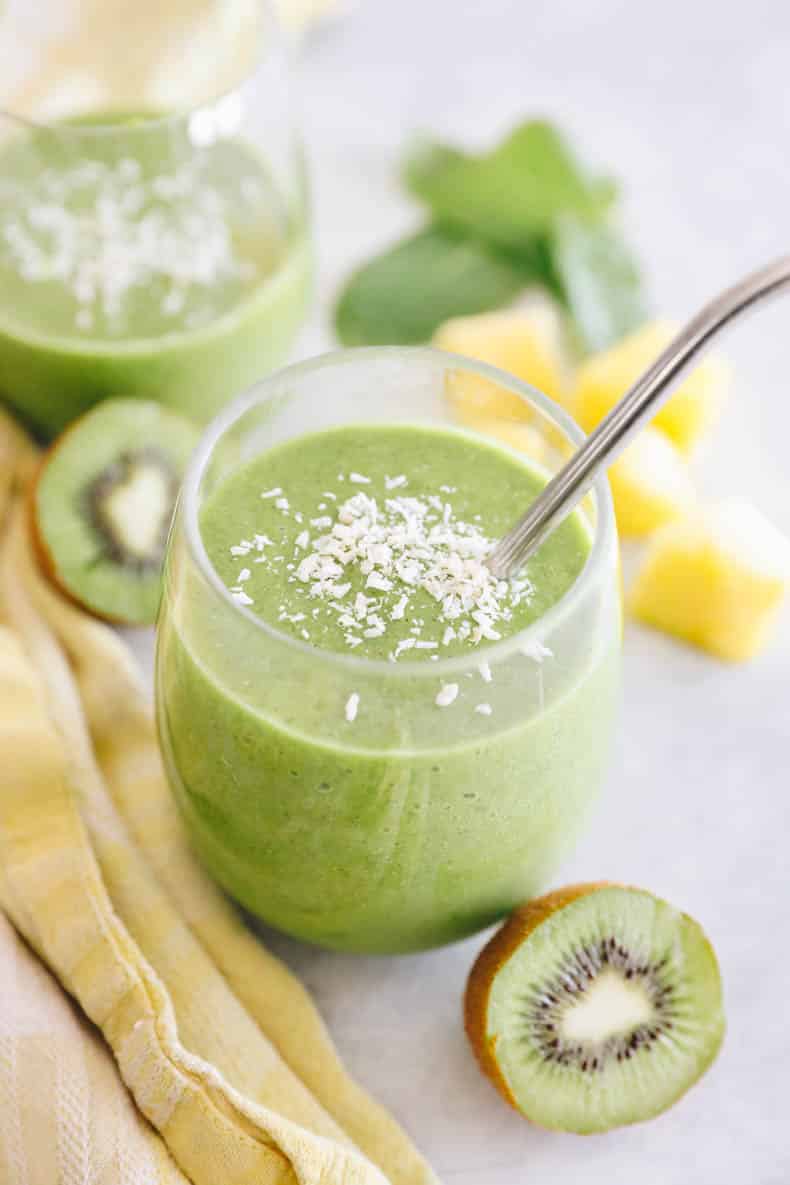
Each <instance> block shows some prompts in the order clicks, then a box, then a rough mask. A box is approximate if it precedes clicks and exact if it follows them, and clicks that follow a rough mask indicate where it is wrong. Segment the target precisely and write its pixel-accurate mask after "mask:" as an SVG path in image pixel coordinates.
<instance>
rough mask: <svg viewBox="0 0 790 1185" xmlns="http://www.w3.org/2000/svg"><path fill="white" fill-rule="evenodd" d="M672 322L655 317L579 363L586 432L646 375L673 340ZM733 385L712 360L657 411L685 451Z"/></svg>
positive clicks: (658, 422) (578, 406)
mask: <svg viewBox="0 0 790 1185" xmlns="http://www.w3.org/2000/svg"><path fill="white" fill-rule="evenodd" d="M674 333H675V330H674V327H673V326H672V325H671V324H669V323H668V322H664V321H653V322H650V323H649V324H647V325H644V326H643V327H642V328H641V329H639V330H637V332H636V333H633V334H631V335H630V336H629V337H626V338H624V339H623V340H622V341H621V342H618V343H617V345H615V346H612V347H611V349H609V350H605V351H604V352H603V353H601V354H596V355H594V356H593V357H592V358H588V359H587V360H586V361H585V362H583V363H582V365H581V366H580V367H579V370H578V373H577V376H576V391H575V395H574V399H573V405H574V414H575V416H576V419H577V420H578V421H579V423H580V424H581V426H582V428H584V430H585V432H592V430H593V428H595V427H596V426H597V425H598V424H599V423H600V421H601V420H602V419H603V417H604V416H605V415H606V414H607V412H609V411H611V409H612V408H613V407H614V405H615V403H617V401H618V400H619V399H620V398H621V397H622V396H623V395H624V394H625V392H626V391H627V390H628V388H629V387H630V386H631V385H632V383H634V382H635V381H636V379H638V378H639V376H640V374H642V372H643V371H644V370H646V369H647V367H648V366H649V365H650V363H651V362H653V361H655V359H656V358H657V357H658V355H659V354H660V353H661V351H662V350H663V349H664V347H665V346H666V345H668V344H669V342H670V341H671V340H672V338H673V336H674ZM728 385H729V368H728V367H727V366H726V364H725V363H724V362H723V361H722V360H721V359H719V358H706V359H704V360H703V361H702V362H700V364H699V365H698V366H696V367H695V368H694V370H692V371H691V372H690V374H689V375H688V376H687V377H686V378H685V379H683V381H682V382H681V383H680V385H679V386H678V387H677V389H676V390H675V392H674V394H672V395H670V397H669V399H668V401H667V402H666V403H665V404H664V406H663V407H662V408H660V410H659V411H658V412H657V413H656V416H655V419H654V420H653V423H654V424H655V426H656V427H657V428H661V429H662V430H663V431H664V432H666V434H667V436H669V437H670V439H671V440H673V441H674V443H675V444H676V445H677V447H678V448H679V449H680V450H681V452H683V453H689V452H690V451H691V449H692V448H693V446H694V445H695V444H696V443H697V441H698V440H699V439H700V437H701V436H703V435H704V433H705V432H707V431H708V429H709V428H710V427H711V425H712V424H713V423H714V422H715V420H716V419H717V417H718V414H719V411H720V409H721V406H722V404H723V402H724V398H725V395H726V392H727V387H728Z"/></svg>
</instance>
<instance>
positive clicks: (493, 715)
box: [157, 349, 620, 952]
mask: <svg viewBox="0 0 790 1185" xmlns="http://www.w3.org/2000/svg"><path fill="white" fill-rule="evenodd" d="M580 438H581V434H580V432H579V430H578V429H577V428H576V427H575V425H574V424H573V423H572V421H571V420H570V419H569V418H568V417H567V416H566V415H565V413H564V412H562V411H561V410H560V409H559V408H557V407H555V406H554V405H553V404H552V403H551V402H550V401H549V400H548V399H546V398H545V397H544V396H542V395H540V394H539V393H537V392H535V391H532V390H530V389H529V388H527V387H525V386H524V385H523V384H521V383H519V382H517V381H516V380H515V379H512V378H509V377H508V376H506V375H504V374H502V373H501V372H498V371H495V370H492V369H491V368H488V367H485V366H483V365H480V364H476V363H472V362H470V361H469V360H466V359H461V358H457V357H454V356H452V355H447V354H442V353H439V352H437V351H434V350H429V349H377V350H359V351H350V352H348V353H340V354H334V355H328V356H326V357H324V358H319V359H316V360H314V361H311V362H308V363H304V364H302V365H299V366H296V367H292V368H290V369H288V370H286V371H283V372H281V373H280V374H278V375H276V376H273V377H272V378H270V379H269V380H267V381H266V382H265V383H264V384H262V385H261V386H260V387H259V388H258V389H257V390H256V391H254V392H253V393H252V394H251V395H249V396H247V397H245V398H243V399H242V400H240V401H238V402H237V403H236V404H235V405H233V406H232V407H231V408H229V409H228V411H227V412H226V413H225V414H224V415H223V416H222V417H221V418H220V419H219V420H218V421H216V422H215V424H214V425H213V427H212V428H211V429H210V430H209V432H208V434H207V436H206V438H205V439H204V441H203V444H202V447H201V448H200V449H199V451H198V454H197V456H196V458H195V459H194V461H193V464H192V467H191V470H190V472H189V474H188V476H187V480H186V483H185V486H184V490H183V493H182V497H181V501H180V506H179V509H178V511H177V517H176V521H175V524H174V529H173V532H172V536H171V543H170V550H169V556H168V563H167V570H166V580H165V595H164V602H163V610H162V614H161V618H160V628H159V642H158V653H157V712H158V718H159V726H160V732H161V737H162V742H163V751H164V755H165V762H166V766H167V769H168V774H169V777H170V780H171V783H172V787H173V790H174V793H175V795H176V798H177V801H178V803H179V806H180V809H181V811H182V814H183V817H184V819H185V822H186V825H187V827H188V830H189V832H190V835H191V838H192V841H193V843H194V845H195V847H196V849H197V851H198V852H199V854H200V855H201V857H202V859H203V860H204V862H205V863H206V865H207V867H208V868H209V869H210V870H211V871H212V872H213V874H214V875H215V876H216V877H217V879H218V880H219V881H220V883H221V884H222V885H224V887H225V888H226V889H227V890H228V891H229V892H230V893H231V894H232V895H233V896H234V897H236V898H237V899H238V900H239V901H240V902H241V903H242V904H243V905H244V906H246V907H247V908H248V909H250V910H251V911H252V912H254V913H256V914H257V915H259V916H260V917H262V918H263V919H264V920H265V921H267V922H269V923H270V924H272V925H274V926H276V927H278V928H280V929H282V930H284V931H286V932H288V933H291V934H294V935H297V936H298V937H301V938H304V939H307V940H309V941H313V942H317V943H321V944H323V945H326V946H330V947H335V948H338V949H345V950H357V951H371V952H386V951H406V950H415V949H420V948H425V947H431V946H436V945H440V944H442V943H446V942H450V941H453V940H455V939H458V938H461V937H463V936H465V935H467V934H469V933H472V932H473V931H475V930H478V929H480V928H482V927H484V926H486V925H488V924H490V923H491V922H494V921H496V920H497V919H498V918H500V917H502V916H503V915H504V914H506V913H507V912H508V911H510V910H511V909H512V908H513V907H514V906H515V905H517V904H519V903H520V902H521V901H523V900H524V899H525V898H528V897H530V896H532V895H534V894H535V893H536V892H538V891H539V890H540V889H541V888H543V887H544V886H545V884H546V881H547V879H548V877H549V876H551V875H552V873H553V872H554V870H555V869H556V868H557V865H558V862H559V861H560V860H561V858H562V857H563V856H564V855H565V854H567V852H568V850H569V847H570V846H571V844H572V842H573V840H574V839H575V838H576V836H577V835H578V833H579V830H580V827H581V825H582V824H583V822H584V820H585V818H586V816H587V814H588V810H589V807H590V804H591V803H592V801H593V800H594V798H595V796H596V793H597V790H598V787H599V785H600V781H601V775H602V772H603V770H604V767H605V762H606V756H607V752H608V748H609V742H610V739H611V735H612V731H613V725H614V720H615V715H616V706H617V699H618V673H619V672H618V668H619V645H620V605H619V591H618V579H617V548H616V537H615V531H614V524H613V516H612V509H611V502H610V497H609V492H608V487H607V485H606V481H605V479H601V481H600V482H599V484H598V486H597V487H596V489H595V491H594V493H593V494H592V495H591V497H590V499H589V500H588V504H587V505H586V507H585V509H584V511H579V512H577V513H576V514H575V515H574V516H572V517H571V518H570V519H569V520H567V521H566V523H564V524H563V525H562V526H561V527H560V528H559V529H558V530H557V531H556V532H555V533H554V534H553V535H552V536H551V537H550V538H549V539H548V540H547V541H546V543H545V544H544V545H543V546H542V548H541V549H540V550H539V552H538V553H537V554H536V555H535V556H534V557H533V558H532V559H531V560H530V561H529V563H528V565H527V566H526V568H525V569H524V571H523V573H521V574H520V575H519V578H518V579H517V580H516V581H515V582H513V583H510V584H505V583H504V582H497V581H495V580H494V579H493V577H491V575H490V573H489V572H488V569H487V568H486V567H485V563H484V560H485V555H486V553H487V551H488V550H489V549H490V547H491V546H492V544H493V542H494V541H495V540H496V539H497V538H498V537H499V536H500V535H501V534H502V533H503V532H504V531H505V530H507V528H508V527H509V526H510V525H511V524H512V522H513V521H514V519H515V518H516V517H517V516H518V515H519V514H520V513H521V512H522V511H523V509H524V508H525V506H526V505H527V504H528V502H529V501H530V500H531V498H533V497H534V496H535V495H536V493H537V492H538V491H539V489H540V488H541V486H542V485H543V484H544V483H545V482H546V480H548V478H549V477H550V476H551V473H552V472H553V471H554V470H555V469H556V468H558V467H559V465H560V464H561V462H562V460H563V459H564V457H565V456H566V455H567V453H568V451H569V449H570V448H572V447H575V446H576V445H577V444H578V442H579V440H580ZM525 450H526V451H525Z"/></svg>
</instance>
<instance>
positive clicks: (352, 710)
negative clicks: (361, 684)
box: [346, 691, 359, 724]
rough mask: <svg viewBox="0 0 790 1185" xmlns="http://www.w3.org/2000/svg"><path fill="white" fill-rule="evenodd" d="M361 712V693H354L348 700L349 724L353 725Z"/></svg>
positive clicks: (347, 718) (347, 714)
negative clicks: (359, 711)
mask: <svg viewBox="0 0 790 1185" xmlns="http://www.w3.org/2000/svg"><path fill="white" fill-rule="evenodd" d="M358 710H359V693H358V692H356V691H352V693H351V695H350V696H349V697H348V699H347V700H346V720H347V721H348V723H349V724H353V723H354V721H355V720H356V718H357V712H358Z"/></svg>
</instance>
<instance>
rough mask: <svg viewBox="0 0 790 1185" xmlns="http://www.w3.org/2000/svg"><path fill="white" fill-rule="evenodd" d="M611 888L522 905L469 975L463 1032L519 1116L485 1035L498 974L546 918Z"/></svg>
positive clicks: (589, 887)
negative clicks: (583, 898)
mask: <svg viewBox="0 0 790 1185" xmlns="http://www.w3.org/2000/svg"><path fill="white" fill-rule="evenodd" d="M611 885H612V882H611V881H592V882H590V883H587V884H578V885H566V886H565V887H564V888H562V889H555V890H554V891H553V892H551V893H546V894H545V895H544V896H543V897H536V898H535V899H534V900H533V901H528V902H526V904H524V905H520V906H519V907H518V908H517V909H515V910H514V911H513V913H512V914H511V915H510V917H509V918H508V919H507V921H506V922H505V923H504V925H503V926H501V927H500V928H499V930H497V932H496V934H495V935H494V937H493V938H492V939H491V940H490V942H488V943H487V944H486V945H485V946H484V947H483V949H482V950H481V952H480V954H479V955H478V956H477V959H476V960H475V964H474V966H473V967H472V970H471V971H470V973H469V978H468V980H467V982H466V992H465V994H464V1028H465V1029H466V1035H467V1037H468V1038H469V1044H470V1045H471V1046H472V1050H473V1052H474V1055H475V1057H476V1058H477V1061H478V1063H479V1065H480V1068H481V1070H482V1071H483V1073H484V1074H485V1076H486V1077H487V1078H489V1079H490V1081H491V1082H492V1083H493V1084H494V1086H495V1087H496V1089H497V1090H498V1091H499V1093H500V1094H501V1095H502V1097H503V1098H504V1099H505V1100H506V1101H507V1102H508V1103H510V1105H511V1107H514V1108H515V1109H516V1110H517V1111H518V1112H519V1114H523V1111H522V1109H521V1107H520V1106H519V1104H518V1102H517V1100H516V1097H515V1095H514V1094H513V1092H512V1091H511V1089H510V1087H509V1085H508V1083H507V1081H506V1080H505V1078H504V1076H503V1074H502V1071H501V1070H500V1068H499V1062H498V1061H497V1057H496V1038H494V1039H493V1040H489V1038H488V1036H487V1034H486V1028H487V1025H486V1018H487V1015H488V998H489V995H490V993H491V988H492V986H493V983H494V980H495V979H496V975H497V972H498V971H499V969H500V968H501V967H502V966H503V965H504V963H506V962H507V960H508V959H509V958H510V956H511V955H512V954H513V952H514V951H516V950H518V948H519V947H520V946H521V944H522V942H523V941H524V939H525V938H527V937H528V936H529V935H530V934H531V933H532V931H533V930H535V929H536V928H537V927H538V926H539V925H540V924H541V923H542V922H545V920H546V918H548V917H551V915H552V914H553V913H556V911H557V910H559V909H564V908H565V906H566V905H570V904H571V902H572V901H575V900H576V899H577V898H578V897H584V896H586V895H587V894H588V893H594V892H595V891H596V890H597V889H605V888H609V887H611ZM531 1122H535V1121H534V1120H531ZM537 1126H540V1124H538V1125H537Z"/></svg>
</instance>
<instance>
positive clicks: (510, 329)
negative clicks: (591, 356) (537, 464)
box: [433, 300, 569, 425]
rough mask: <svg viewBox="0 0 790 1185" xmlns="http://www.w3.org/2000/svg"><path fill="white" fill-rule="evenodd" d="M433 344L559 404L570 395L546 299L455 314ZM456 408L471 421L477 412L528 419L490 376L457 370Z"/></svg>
mask: <svg viewBox="0 0 790 1185" xmlns="http://www.w3.org/2000/svg"><path fill="white" fill-rule="evenodd" d="M433 345H435V346H436V347H437V348H438V349H440V350H449V351H450V353H453V354H463V355H465V356H466V357H468V358H475V359H477V361H479V362H488V363H489V365H491V366H496V367H498V368H499V369H500V370H504V371H506V372H507V373H508V374H512V375H515V377H516V378H519V379H521V380H522V381H523V382H525V383H529V384H530V385H531V386H533V387H537V389H538V390H539V391H542V392H543V393H544V395H548V396H549V398H551V399H554V400H556V401H557V402H559V403H562V402H563V400H566V399H567V394H568V387H569V382H568V363H567V361H566V357H565V352H564V348H563V341H562V324H561V321H560V316H559V313H558V312H557V310H556V308H555V307H554V306H553V305H552V304H550V303H549V302H548V301H544V300H541V301H537V300H535V301H533V302H531V303H529V304H527V305H525V306H524V307H521V308H512V309H504V310H500V311H499V312H494V313H480V314H477V315H476V316H472V317H453V318H452V319H451V320H449V321H445V323H444V325H441V326H440V327H439V328H438V329H437V331H436V333H435V334H434V337H433ZM448 394H449V396H450V398H451V401H452V403H453V407H454V409H455V410H456V411H457V413H458V414H459V416H460V418H461V419H462V420H463V421H464V422H465V423H469V424H472V425H474V420H475V418H477V417H478V416H483V417H486V418H491V417H496V416H503V417H506V418H508V419H516V420H518V419H529V418H530V409H529V407H528V406H527V405H526V404H525V403H524V402H523V401H522V400H521V399H520V398H519V396H518V395H516V394H514V393H513V392H512V391H509V390H508V389H507V388H506V387H502V386H500V385H499V384H498V383H496V382H495V381H493V380H490V379H484V378H478V377H476V376H475V375H468V374H463V373H460V372H458V373H456V374H455V375H453V376H452V382H451V383H450V384H448Z"/></svg>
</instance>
